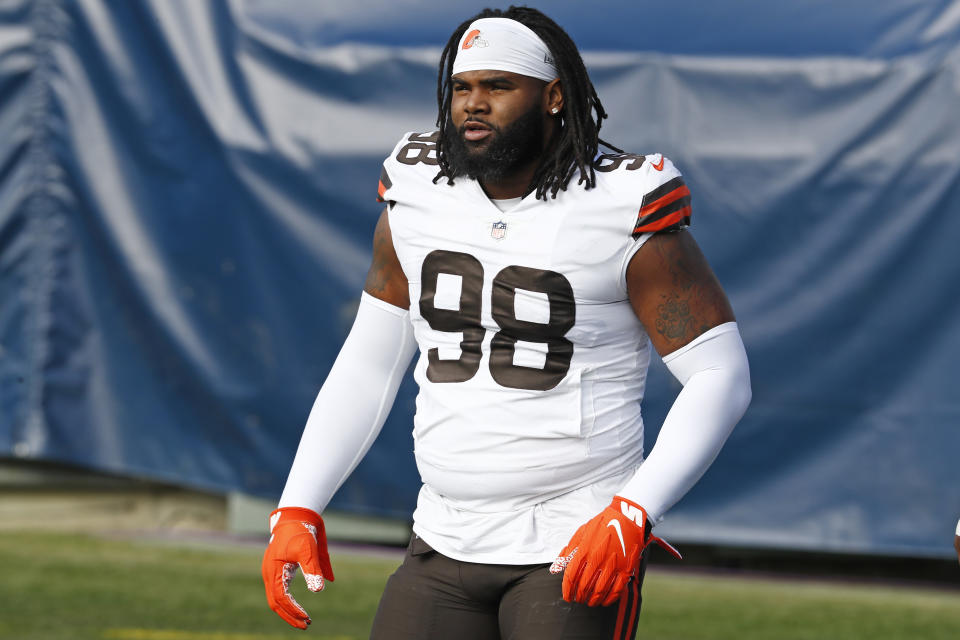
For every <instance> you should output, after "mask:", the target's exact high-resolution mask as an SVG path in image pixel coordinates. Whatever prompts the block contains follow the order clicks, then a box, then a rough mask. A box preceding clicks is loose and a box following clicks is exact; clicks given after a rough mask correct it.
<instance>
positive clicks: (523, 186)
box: [480, 158, 540, 200]
mask: <svg viewBox="0 0 960 640" xmlns="http://www.w3.org/2000/svg"><path fill="white" fill-rule="evenodd" d="M539 164H540V159H539V158H538V159H537V160H536V162H534V163H531V164H528V165H525V166H523V167H521V168H520V169H518V170H517V171H514V172H512V173H511V174H510V175H508V176H504V177H503V178H500V179H499V180H481V181H480V186H481V187H483V191H484V193H486V194H487V196H488V197H490V198H492V199H494V200H507V199H509V198H521V197H523V196H525V195H527V191H529V190H530V181H531V180H532V179H533V174H534V172H535V171H536V170H537V167H538V166H539Z"/></svg>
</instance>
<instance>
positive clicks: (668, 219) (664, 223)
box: [633, 206, 690, 233]
mask: <svg viewBox="0 0 960 640" xmlns="http://www.w3.org/2000/svg"><path fill="white" fill-rule="evenodd" d="M689 216H690V207H689V206H686V207H684V208H683V209H679V210H677V211H674V212H673V213H671V214H670V215H668V216H664V217H662V218H660V219H659V220H655V221H654V222H651V223H649V224H643V225H639V226H637V228H636V229H634V230H633V232H634V233H649V232H652V231H660V230H661V229H666V228H667V227H669V226H670V225H672V224H677V223H678V222H682V221H683V219H684V218H687V217H689Z"/></svg>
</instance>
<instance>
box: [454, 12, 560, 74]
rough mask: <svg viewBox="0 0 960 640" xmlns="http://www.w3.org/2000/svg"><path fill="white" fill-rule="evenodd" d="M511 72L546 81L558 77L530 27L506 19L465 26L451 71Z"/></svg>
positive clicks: (540, 41) (475, 22) (476, 22)
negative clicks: (484, 70) (488, 70)
mask: <svg viewBox="0 0 960 640" xmlns="http://www.w3.org/2000/svg"><path fill="white" fill-rule="evenodd" d="M482 69H492V70H495V71H511V72H513V73H519V74H520V75H524V76H530V77H531V78H539V79H540V80H545V81H547V82H549V81H551V80H553V79H554V78H556V77H557V67H556V66H555V65H554V63H553V56H551V55H550V49H549V48H547V45H546V44H545V43H544V42H543V40H541V39H540V36H538V35H537V34H535V33H534V32H533V31H531V30H530V28H529V27H527V26H525V25H522V24H520V23H519V22H517V21H516V20H511V19H509V18H480V19H479V20H474V21H473V23H472V24H471V25H470V26H469V27H467V30H466V31H465V32H464V34H463V37H462V38H461V39H460V46H459V48H458V49H457V59H456V60H454V62H453V73H454V75H455V74H458V73H461V72H463V71H480V70H482Z"/></svg>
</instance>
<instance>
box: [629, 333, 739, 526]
mask: <svg viewBox="0 0 960 640" xmlns="http://www.w3.org/2000/svg"><path fill="white" fill-rule="evenodd" d="M663 361H664V362H665V363H666V365H667V368H668V369H670V372H671V373H672V374H673V375H674V376H676V378H677V380H679V381H680V383H681V384H682V385H683V389H682V390H681V391H680V394H679V395H678V396H677V399H676V400H675V401H674V403H673V406H672V407H671V408H670V412H669V413H668V414H667V418H666V420H664V421H663V427H662V428H661V429H660V435H659V436H657V442H656V444H655V445H654V447H653V449H652V450H651V451H650V455H649V456H647V459H646V460H644V462H643V464H642V465H641V466H640V468H639V469H637V473H636V474H635V475H634V476H633V478H631V479H630V481H629V482H628V483H627V485H626V486H625V487H624V488H623V489H622V490H621V491H620V493H619V495H621V496H623V497H624V498H628V499H630V500H633V501H634V502H636V503H637V504H639V505H641V506H642V507H643V508H644V509H646V510H647V515H648V516H649V517H650V519H651V521H652V522H654V523H656V522H659V521H660V520H661V519H662V518H663V514H664V513H665V512H666V511H667V510H668V509H669V508H670V507H672V506H673V505H674V504H675V503H676V502H677V501H678V500H679V499H680V498H682V497H683V496H684V494H686V493H687V491H689V490H690V488H691V487H692V486H693V485H694V484H696V482H697V480H699V479H700V476H702V475H703V474H704V472H705V471H706V470H707V468H708V467H709V466H710V464H711V463H712V462H713V461H714V459H715V458H716V457H717V454H718V453H720V448H721V447H722V446H723V443H724V442H726V440H727V436H729V435H730V432H731V431H733V427H734V426H735V425H736V424H737V422H738V421H739V420H740V418H741V417H742V416H743V413H744V412H745V411H746V410H747V405H748V404H750V397H751V390H750V368H749V365H748V363H747V353H746V351H745V349H744V347H743V340H741V338H740V332H739V330H738V329H737V323H736V322H727V323H724V324H721V325H719V326H716V327H714V328H712V329H710V330H709V331H707V332H706V333H704V334H703V335H701V336H699V337H698V338H696V339H695V340H693V341H692V342H690V343H689V344H687V345H686V346H684V347H682V348H680V349H678V350H677V351H674V352H673V353H671V354H669V355H667V356H665V357H664V358H663Z"/></svg>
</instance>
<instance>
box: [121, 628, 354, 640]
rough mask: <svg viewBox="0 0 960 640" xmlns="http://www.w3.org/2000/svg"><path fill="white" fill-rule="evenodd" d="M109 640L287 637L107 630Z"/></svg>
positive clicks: (342, 639)
mask: <svg viewBox="0 0 960 640" xmlns="http://www.w3.org/2000/svg"><path fill="white" fill-rule="evenodd" d="M103 637H104V638H108V639H109V640H275V639H276V638H286V637H288V636H286V635H276V634H264V633H230V632H227V631H181V630H178V629H107V630H106V631H104V632H103ZM316 640H356V638H354V637H353V636H316Z"/></svg>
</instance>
